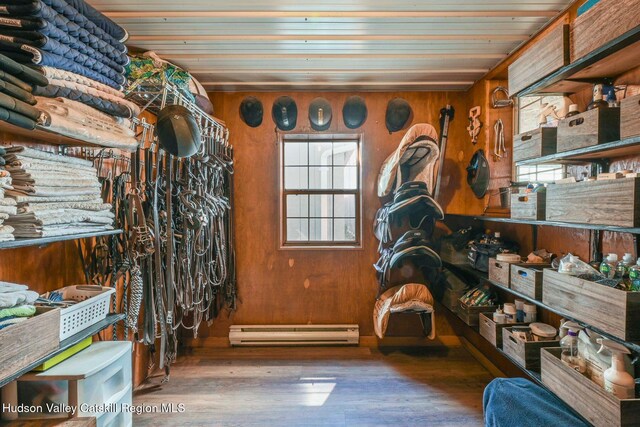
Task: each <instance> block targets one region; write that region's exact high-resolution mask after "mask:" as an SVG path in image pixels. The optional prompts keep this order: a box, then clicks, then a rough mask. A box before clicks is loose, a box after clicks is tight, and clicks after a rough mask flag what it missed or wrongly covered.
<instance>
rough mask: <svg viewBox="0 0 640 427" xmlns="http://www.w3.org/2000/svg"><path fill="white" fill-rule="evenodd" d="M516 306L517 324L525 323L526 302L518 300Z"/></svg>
mask: <svg viewBox="0 0 640 427" xmlns="http://www.w3.org/2000/svg"><path fill="white" fill-rule="evenodd" d="M515 304H516V322H518V323H522V322H524V300H521V299H517V300H516V301H515Z"/></svg>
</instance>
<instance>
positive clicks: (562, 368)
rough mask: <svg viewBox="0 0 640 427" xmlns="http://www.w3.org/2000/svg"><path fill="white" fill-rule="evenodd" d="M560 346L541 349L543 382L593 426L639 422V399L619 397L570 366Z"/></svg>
mask: <svg viewBox="0 0 640 427" xmlns="http://www.w3.org/2000/svg"><path fill="white" fill-rule="evenodd" d="M561 354H562V350H561V349H560V348H543V349H542V351H541V371H542V382H543V383H544V385H545V386H547V387H548V388H549V390H551V391H552V392H553V393H555V394H556V395H557V396H558V397H559V398H560V399H562V400H563V401H565V402H566V403H567V405H569V406H570V407H572V408H573V409H574V410H575V411H576V412H578V413H579V414H580V415H582V416H583V417H584V418H585V419H586V420H587V421H589V422H590V423H592V424H593V425H594V426H607V427H608V426H612V427H613V426H620V427H622V426H625V427H626V426H629V427H630V426H637V425H638V420H640V399H624V400H621V399H618V398H617V397H616V396H614V395H613V394H611V393H609V392H607V391H606V390H604V389H603V388H601V387H600V386H599V385H598V384H596V383H595V382H593V381H591V380H590V379H589V378H587V377H585V376H584V375H582V374H580V373H579V372H577V371H575V370H574V369H571V368H569V367H568V366H566V365H565V364H564V363H562V360H560V355H561Z"/></svg>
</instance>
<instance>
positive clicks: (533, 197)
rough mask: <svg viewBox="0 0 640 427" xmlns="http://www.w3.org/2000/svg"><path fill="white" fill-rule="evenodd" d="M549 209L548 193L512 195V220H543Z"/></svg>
mask: <svg viewBox="0 0 640 427" xmlns="http://www.w3.org/2000/svg"><path fill="white" fill-rule="evenodd" d="M546 208H547V193H546V192H544V191H541V192H537V193H521V194H512V195H511V218H513V219H533V220H542V219H544V217H545V210H546Z"/></svg>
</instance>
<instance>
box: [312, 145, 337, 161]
mask: <svg viewBox="0 0 640 427" xmlns="http://www.w3.org/2000/svg"><path fill="white" fill-rule="evenodd" d="M332 146H333V144H332V143H330V142H312V143H310V144H309V164H310V165H313V166H331V155H332V151H331V147H332Z"/></svg>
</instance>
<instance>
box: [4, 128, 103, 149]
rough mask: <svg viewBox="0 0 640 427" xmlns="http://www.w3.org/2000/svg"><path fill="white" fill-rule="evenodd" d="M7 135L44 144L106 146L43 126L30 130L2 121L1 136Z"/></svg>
mask: <svg viewBox="0 0 640 427" xmlns="http://www.w3.org/2000/svg"><path fill="white" fill-rule="evenodd" d="M6 135H11V136H12V137H16V136H18V137H20V138H23V140H22V142H39V143H43V144H51V145H67V146H72V147H91V148H104V147H102V146H99V145H97V144H91V143H89V142H86V141H83V140H81V139H76V138H70V137H68V136H64V135H61V134H59V133H56V132H52V131H50V130H47V129H46V128H44V127H41V126H38V127H36V129H35V130H29V129H24V128H21V127H18V126H14V125H12V124H9V123H7V122H3V121H0V136H3V137H5V136H6ZM4 139H6V138H4Z"/></svg>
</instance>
